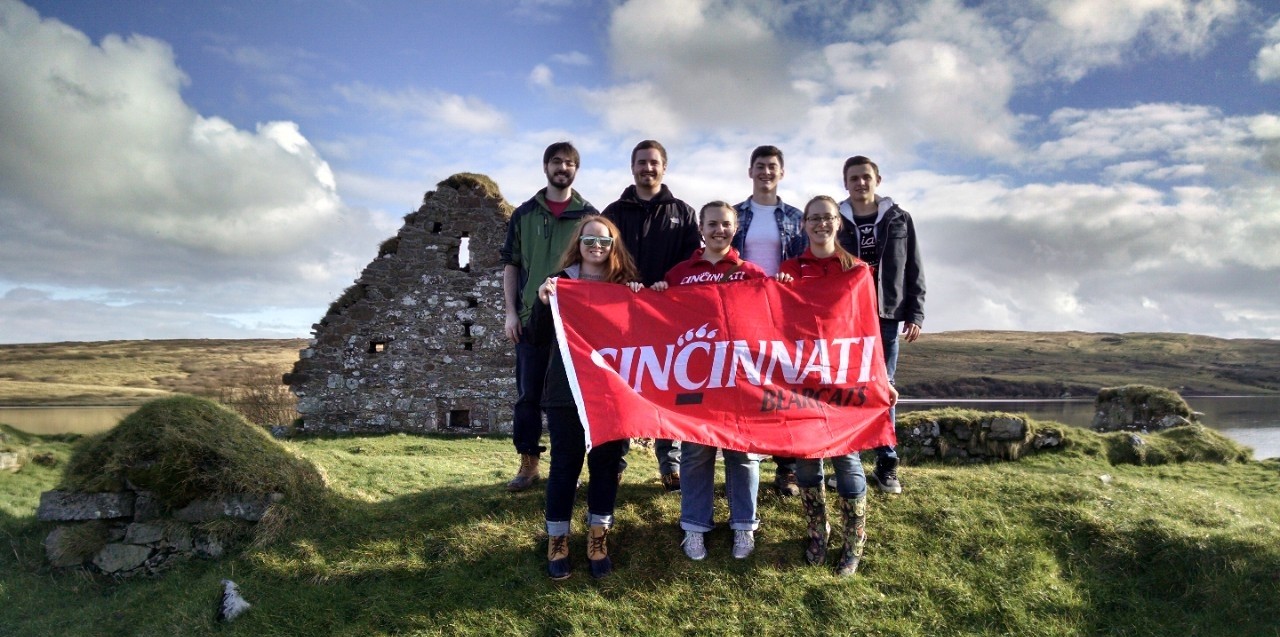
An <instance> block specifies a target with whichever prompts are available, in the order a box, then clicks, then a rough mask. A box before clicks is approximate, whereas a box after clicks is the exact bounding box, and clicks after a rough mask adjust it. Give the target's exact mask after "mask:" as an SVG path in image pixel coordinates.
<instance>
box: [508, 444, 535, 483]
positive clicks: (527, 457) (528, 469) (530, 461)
mask: <svg viewBox="0 0 1280 637" xmlns="http://www.w3.org/2000/svg"><path fill="white" fill-rule="evenodd" d="M537 481H538V454H536V453H522V454H520V469H519V470H518V471H516V477H514V478H512V479H511V482H508V483H507V491H512V492H515V491H524V490H525V489H528V488H529V487H531V486H533V483H535V482H537Z"/></svg>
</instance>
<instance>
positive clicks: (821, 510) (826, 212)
mask: <svg viewBox="0 0 1280 637" xmlns="http://www.w3.org/2000/svg"><path fill="white" fill-rule="evenodd" d="M803 219H804V231H805V234H806V235H807V236H808V237H809V247H808V249H806V250H805V251H804V253H803V254H801V255H800V256H798V257H796V258H794V259H788V260H786V261H783V262H782V267H781V268H780V269H779V272H785V273H787V274H790V275H791V276H792V277H793V278H795V279H820V278H824V277H827V276H829V275H833V274H836V273H839V272H845V271H847V270H852V269H854V268H865V267H868V266H867V264H866V262H864V261H861V260H859V259H858V258H857V257H855V256H853V255H852V254H850V253H849V251H848V250H845V249H844V248H843V247H841V246H840V244H839V243H838V242H837V241H836V235H837V234H839V232H840V226H841V223H842V222H841V218H840V208H839V205H838V204H837V203H836V200H835V199H832V198H831V197H827V196H825V195H819V196H817V197H814V198H813V199H810V200H809V203H807V204H805V207H804V218H803ZM897 400H898V392H897V390H896V389H894V388H893V386H892V385H890V386H889V401H890V404H892V403H896V402H897ZM822 462H823V461H822V459H805V458H802V459H800V460H798V461H797V462H796V482H797V483H798V484H799V485H800V500H801V502H803V503H804V512H805V517H807V518H808V523H809V530H808V533H809V544H808V547H807V548H806V549H805V552H804V556H805V560H806V561H808V562H809V563H810V564H813V565H818V564H823V563H825V562H826V559H827V541H828V538H829V536H830V533H831V526H830V524H828V523H827V496H826V489H825V484H824V481H823V473H822ZM831 465H832V467H833V468H834V469H835V472H836V492H837V493H839V494H840V511H841V513H842V514H843V517H844V520H843V522H844V524H843V529H842V530H843V536H844V538H843V540H844V546H843V549H842V550H841V552H840V559H839V561H837V563H836V575H840V576H845V577H847V576H850V575H853V574H854V573H855V572H856V571H857V570H858V562H859V561H860V560H861V559H862V551H863V548H864V547H865V545H866V542H867V532H866V524H867V476H866V473H864V472H863V470H862V458H861V457H860V456H859V455H858V452H856V451H855V452H853V453H849V454H846V455H843V456H836V457H833V458H831Z"/></svg>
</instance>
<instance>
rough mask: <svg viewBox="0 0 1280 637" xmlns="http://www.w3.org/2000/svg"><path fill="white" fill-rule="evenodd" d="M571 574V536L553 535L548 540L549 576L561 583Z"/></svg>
mask: <svg viewBox="0 0 1280 637" xmlns="http://www.w3.org/2000/svg"><path fill="white" fill-rule="evenodd" d="M569 574H570V567H569V536H567V535H552V536H550V537H548V538H547V575H550V576H551V579H553V580H556V581H560V580H562V579H566V578H568V577H569Z"/></svg>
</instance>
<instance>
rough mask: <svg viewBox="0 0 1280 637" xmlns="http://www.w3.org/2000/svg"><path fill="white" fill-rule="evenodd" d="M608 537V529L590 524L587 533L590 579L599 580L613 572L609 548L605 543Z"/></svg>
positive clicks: (600, 525)
mask: <svg viewBox="0 0 1280 637" xmlns="http://www.w3.org/2000/svg"><path fill="white" fill-rule="evenodd" d="M608 537H609V527H607V526H605V525H603V524H592V525H591V529H590V530H589V531H588V532H587V559H589V560H591V577H594V578H597V579H599V578H601V577H604V576H605V575H608V574H609V573H612V572H613V562H612V561H611V560H610V559H609V547H608V545H607V544H606V543H605V540H606V539H608Z"/></svg>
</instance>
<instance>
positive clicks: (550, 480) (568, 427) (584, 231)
mask: <svg viewBox="0 0 1280 637" xmlns="http://www.w3.org/2000/svg"><path fill="white" fill-rule="evenodd" d="M574 236H575V239H574V240H573V241H572V242H571V243H570V244H569V247H568V249H567V250H566V251H565V254H564V258H563V259H561V261H560V271H559V272H557V273H556V274H553V275H552V276H551V277H549V278H548V279H547V280H546V282H544V283H543V284H542V285H541V286H540V287H539V288H538V298H539V299H540V300H541V301H542V302H541V303H535V304H534V308H533V316H532V318H531V325H532V332H533V340H534V342H535V344H538V343H551V344H552V347H551V362H550V363H549V364H548V366H547V376H546V384H545V386H544V388H543V393H542V409H543V411H544V412H546V414H547V430H548V432H549V433H550V434H551V469H550V472H549V474H548V476H547V505H546V522H547V574H548V575H550V576H551V579H553V580H562V579H565V578H567V577H569V575H570V572H571V571H570V564H569V519H570V517H571V515H572V513H573V502H574V498H575V497H576V495H577V490H578V477H579V476H580V475H581V474H582V464H583V462H584V461H585V462H586V465H587V476H588V477H587V516H588V521H587V523H588V526H589V529H588V536H587V558H588V560H589V562H590V564H591V575H592V577H604V576H605V575H608V574H609V572H610V571H612V570H613V563H612V562H611V561H610V560H609V550H608V547H607V546H606V543H605V539H606V537H607V536H608V534H609V529H610V527H612V526H613V507H614V501H615V500H617V497H618V478H619V476H620V474H619V469H618V467H619V461H620V460H621V459H622V455H623V454H624V453H625V451H626V441H625V440H615V441H613V442H607V443H604V444H600V445H596V446H594V447H592V448H591V453H587V452H586V438H585V434H584V432H583V428H582V421H581V420H579V418H578V408H577V407H576V406H575V405H574V402H573V393H572V391H571V389H570V386H569V379H568V376H567V374H566V373H565V368H564V361H563V359H561V357H560V348H559V347H557V346H556V345H555V338H556V337H555V327H554V324H553V319H552V316H551V309H550V303H551V296H552V295H554V294H555V293H556V281H557V280H558V279H560V278H568V279H579V280H583V281H601V282H605V283H620V284H622V285H626V286H628V287H630V288H631V289H632V291H637V292H638V291H639V290H640V289H642V288H643V287H644V286H643V285H641V284H640V283H639V282H638V281H637V279H638V278H639V275H638V274H637V273H636V266H635V263H634V261H633V260H632V258H631V255H630V254H628V253H627V249H626V248H625V247H623V245H622V243H621V242H619V241H617V240H616V238H617V236H618V227H617V226H615V225H614V224H613V222H612V221H609V220H608V219H606V218H604V217H602V216H595V215H593V216H590V217H585V218H583V219H582V221H581V222H580V223H579V224H578V228H577V230H576V232H575V233H574Z"/></svg>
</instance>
